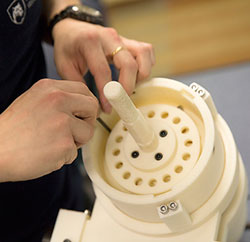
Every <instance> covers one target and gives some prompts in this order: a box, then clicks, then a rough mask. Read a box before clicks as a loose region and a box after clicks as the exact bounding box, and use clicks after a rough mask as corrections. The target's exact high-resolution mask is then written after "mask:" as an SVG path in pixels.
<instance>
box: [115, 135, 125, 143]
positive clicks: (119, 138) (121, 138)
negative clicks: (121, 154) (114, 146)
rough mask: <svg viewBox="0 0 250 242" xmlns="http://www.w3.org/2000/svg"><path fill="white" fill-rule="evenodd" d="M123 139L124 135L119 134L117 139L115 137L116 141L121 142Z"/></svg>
mask: <svg viewBox="0 0 250 242" xmlns="http://www.w3.org/2000/svg"><path fill="white" fill-rule="evenodd" d="M122 140H123V137H122V136H117V137H116V139H115V141H116V143H121V142H122Z"/></svg>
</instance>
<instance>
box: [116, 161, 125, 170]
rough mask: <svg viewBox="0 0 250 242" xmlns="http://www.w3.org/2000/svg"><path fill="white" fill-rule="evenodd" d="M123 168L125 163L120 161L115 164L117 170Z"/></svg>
mask: <svg viewBox="0 0 250 242" xmlns="http://www.w3.org/2000/svg"><path fill="white" fill-rule="evenodd" d="M122 166H123V163H122V162H121V161H119V162H117V163H116V164H115V168H116V169H120V168H122Z"/></svg>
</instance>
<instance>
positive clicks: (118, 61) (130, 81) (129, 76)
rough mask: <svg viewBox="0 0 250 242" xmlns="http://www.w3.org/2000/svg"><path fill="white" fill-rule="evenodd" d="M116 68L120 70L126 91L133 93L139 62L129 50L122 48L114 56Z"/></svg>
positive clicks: (121, 81) (121, 80)
mask: <svg viewBox="0 0 250 242" xmlns="http://www.w3.org/2000/svg"><path fill="white" fill-rule="evenodd" d="M113 62H114V65H115V66H116V68H117V69H118V70H119V71H120V75H119V82H120V83H121V84H122V86H123V87H124V89H125V90H126V92H127V93H128V94H129V95H130V94H132V92H133V90H134V88H135V83H136V79H137V72H138V64H137V62H136V60H135V59H134V57H133V56H132V55H131V54H130V52H129V51H127V50H121V51H120V52H118V53H117V54H116V55H115V56H114V57H113Z"/></svg>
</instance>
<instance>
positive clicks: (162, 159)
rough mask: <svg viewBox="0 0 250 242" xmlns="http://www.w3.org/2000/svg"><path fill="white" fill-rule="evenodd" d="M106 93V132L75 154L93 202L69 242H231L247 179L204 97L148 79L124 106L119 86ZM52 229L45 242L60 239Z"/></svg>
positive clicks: (194, 87)
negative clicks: (81, 161) (92, 191)
mask: <svg viewBox="0 0 250 242" xmlns="http://www.w3.org/2000/svg"><path fill="white" fill-rule="evenodd" d="M110 85H113V84H110ZM115 85H116V84H115ZM116 88H117V87H116ZM108 89H109V90H108V91H106V92H105V94H106V96H107V98H108V99H109V100H111V99H112V100H111V104H112V105H113V107H114V109H116V110H117V112H116V111H115V110H113V112H112V114H111V115H106V114H102V115H101V118H102V119H103V120H104V122H105V123H107V125H108V126H109V127H111V129H112V131H111V133H109V132H107V130H105V129H104V128H103V127H101V126H98V127H97V128H96V132H95V134H94V137H93V138H92V140H91V142H90V143H89V144H88V145H87V146H85V147H84V148H83V157H84V160H85V167H86V170H87V172H88V174H89V176H90V178H91V179H92V181H93V183H94V189H95V193H96V196H97V199H96V203H95V206H94V209H93V213H92V216H91V218H90V219H88V220H87V221H86V225H85V226H84V228H83V231H82V233H81V236H80V237H79V240H76V241H81V242H99V241H102V242H105V241H109V242H110V241H111V242H117V241H119V242H127V241H131V242H147V241H148V242H149V241H150V242H154V241H155V242H163V241H166V242H177V241H178V242H179V241H190V242H191V241H192V242H200V241H204V242H216V241H218V242H237V241H239V239H240V237H241V234H242V232H243V230H244V227H245V223H246V200H247V178H246V174H245V170H244V166H243V163H242V160H241V157H240V155H239V153H238V151H237V147H236V145H235V142H234V139H233V136H232V134H231V132H230V129H229V128H228V126H227V124H226V122H225V121H224V120H223V118H222V117H221V116H220V115H219V114H218V113H217V110H216V107H215V105H214V103H213V100H212V97H211V95H210V94H209V92H207V91H206V90H205V89H204V88H202V87H201V86H199V85H198V84H196V83H193V84H191V85H190V87H188V86H186V85H184V84H182V83H179V82H177V81H174V80H170V79H165V78H155V79H152V80H151V81H149V82H147V83H144V84H142V85H140V86H138V87H137V88H136V90H135V93H134V94H133V95H132V96H131V100H132V102H131V103H130V102H129V101H130V99H129V100H128V97H124V94H123V93H122V91H121V90H120V87H118V89H117V90H118V91H117V90H116V91H115V88H113V87H109V88H108ZM112 90H114V93H113V94H112ZM119 100H123V101H122V102H123V104H121V102H120V101H119ZM124 100H125V101H124ZM131 104H132V105H131ZM133 104H134V106H133ZM125 107H126V108H125ZM124 109H126V110H125V111H124ZM117 113H118V114H119V115H120V116H121V118H120V116H119V115H118V114H117ZM130 116H131V117H130ZM133 117H135V118H134V119H133ZM138 117H139V118H138ZM140 117H142V118H140ZM145 127H147V128H146V129H145ZM131 130H132V131H131ZM152 134H153V136H152ZM138 135H141V136H142V137H145V138H141V137H139V138H138V137H137V136H138ZM152 137H153V138H152ZM154 139H156V140H157V141H154ZM148 144H150V145H148ZM145 147H146V149H145ZM59 219H60V217H59V218H58V221H57V224H64V221H63V219H60V220H59ZM57 226H59V225H57ZM67 229H68V230H70V228H69V227H67ZM55 231H56V228H55ZM55 231H54V234H53V236H54V238H53V240H52V242H55V241H61V240H57V236H56V232H55ZM57 233H58V232H57Z"/></svg>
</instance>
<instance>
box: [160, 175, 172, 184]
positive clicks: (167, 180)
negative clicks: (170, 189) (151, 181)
mask: <svg viewBox="0 0 250 242" xmlns="http://www.w3.org/2000/svg"><path fill="white" fill-rule="evenodd" d="M162 180H163V182H166V183H167V182H170V180H171V176H170V175H165V176H164V177H163V178H162Z"/></svg>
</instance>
